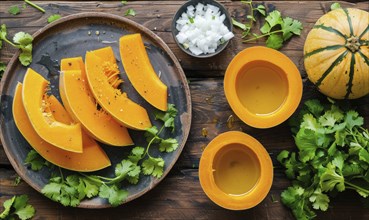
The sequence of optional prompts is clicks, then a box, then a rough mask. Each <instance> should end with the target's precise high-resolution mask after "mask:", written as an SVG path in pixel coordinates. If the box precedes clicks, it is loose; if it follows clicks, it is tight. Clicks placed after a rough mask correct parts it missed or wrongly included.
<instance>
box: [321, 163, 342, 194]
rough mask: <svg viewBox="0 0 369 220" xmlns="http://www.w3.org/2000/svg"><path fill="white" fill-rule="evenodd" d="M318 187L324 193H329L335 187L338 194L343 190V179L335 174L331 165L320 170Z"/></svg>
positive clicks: (334, 168) (334, 167)
mask: <svg viewBox="0 0 369 220" xmlns="http://www.w3.org/2000/svg"><path fill="white" fill-rule="evenodd" d="M320 186H321V188H322V191H324V192H326V191H331V190H333V189H334V188H335V187H336V189H337V190H338V191H339V192H342V191H343V190H345V184H344V177H343V176H342V175H340V174H339V173H337V172H336V166H335V165H333V164H332V163H328V164H327V167H323V168H322V174H321V177H320Z"/></svg>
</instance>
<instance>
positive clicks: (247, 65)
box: [224, 46, 302, 128]
mask: <svg viewBox="0 0 369 220" xmlns="http://www.w3.org/2000/svg"><path fill="white" fill-rule="evenodd" d="M224 92H225V95H226V98H227V100H228V103H229V105H230V106H231V108H232V110H233V111H234V112H235V114H236V115H237V116H238V117H239V118H240V119H241V120H242V121H243V122H245V123H246V124H248V125H250V126H252V127H255V128H270V127H274V126H276V125H278V124H280V123H282V122H284V121H285V120H287V119H288V118H289V117H290V116H291V115H292V114H293V112H294V111H295V110H296V108H297V107H298V105H299V103H300V100H301V96H302V80H301V75H300V72H299V70H298V69H297V67H296V66H295V64H294V63H293V62H292V61H291V60H290V59H289V58H288V57H287V56H286V55H284V54H282V53H281V52H278V51H277V50H274V49H270V48H267V47H261V46H258V47H250V48H247V49H245V50H243V51H241V52H240V53H238V54H237V55H236V56H235V57H234V58H233V60H232V61H231V63H230V64H229V66H228V68H227V71H226V74H225V77H224Z"/></svg>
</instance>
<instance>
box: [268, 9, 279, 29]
mask: <svg viewBox="0 0 369 220" xmlns="http://www.w3.org/2000/svg"><path fill="white" fill-rule="evenodd" d="M265 21H266V22H268V24H269V25H270V27H271V28H273V27H274V26H276V25H278V24H282V23H283V19H282V17H281V12H279V11H277V10H274V11H272V12H270V13H269V14H268V16H267V17H266V18H265Z"/></svg>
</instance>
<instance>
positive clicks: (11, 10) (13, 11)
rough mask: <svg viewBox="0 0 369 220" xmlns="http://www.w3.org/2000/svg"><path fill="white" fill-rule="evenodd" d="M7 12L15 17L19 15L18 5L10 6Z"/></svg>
mask: <svg viewBox="0 0 369 220" xmlns="http://www.w3.org/2000/svg"><path fill="white" fill-rule="evenodd" d="M8 12H9V13H10V14H12V15H17V14H19V13H20V9H19V7H18V5H12V6H10V7H9V10H8Z"/></svg>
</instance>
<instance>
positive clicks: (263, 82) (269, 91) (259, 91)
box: [236, 61, 288, 115]
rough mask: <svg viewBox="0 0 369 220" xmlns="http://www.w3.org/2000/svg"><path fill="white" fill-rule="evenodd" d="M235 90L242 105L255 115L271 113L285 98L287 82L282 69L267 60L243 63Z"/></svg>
mask: <svg viewBox="0 0 369 220" xmlns="http://www.w3.org/2000/svg"><path fill="white" fill-rule="evenodd" d="M236 92H237V96H238V98H239V100H240V102H241V103H242V105H243V106H244V107H245V108H247V109H248V110H249V111H250V112H251V113H253V114H256V115H266V114H271V113H273V112H275V111H276V110H278V109H279V108H280V106H281V105H282V104H283V103H284V101H285V100H286V97H287V94H288V82H287V78H286V76H285V74H284V73H283V71H282V70H281V69H280V68H279V67H277V66H275V65H273V64H271V63H268V62H265V61H254V62H250V63H249V64H247V65H245V66H244V67H243V68H242V69H241V71H240V74H239V75H238V77H237V80H236Z"/></svg>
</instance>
